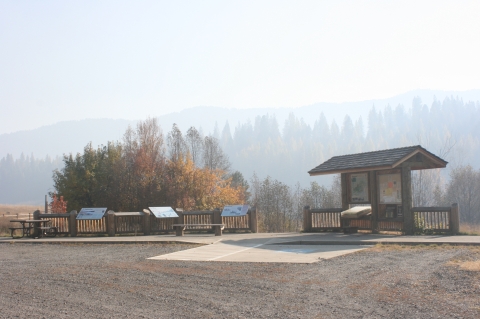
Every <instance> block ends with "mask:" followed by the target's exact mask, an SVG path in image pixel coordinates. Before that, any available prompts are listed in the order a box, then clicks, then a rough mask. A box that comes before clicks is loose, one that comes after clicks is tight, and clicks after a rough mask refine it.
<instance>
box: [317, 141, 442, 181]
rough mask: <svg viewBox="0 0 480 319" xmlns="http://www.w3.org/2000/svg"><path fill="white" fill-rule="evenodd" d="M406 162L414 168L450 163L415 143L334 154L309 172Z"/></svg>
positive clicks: (366, 168)
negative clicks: (376, 149)
mask: <svg viewBox="0 0 480 319" xmlns="http://www.w3.org/2000/svg"><path fill="white" fill-rule="evenodd" d="M404 162H409V163H411V164H412V170H418V169H429V168H444V167H446V166H447V163H448V162H446V161H445V160H443V159H441V158H440V157H438V156H436V155H435V154H432V153H430V152H429V151H427V150H426V149H424V148H423V147H421V146H420V145H415V146H408V147H400V148H392V149H388V150H382V151H374V152H367V153H358V154H349V155H341V156H334V157H332V158H331V159H329V160H328V161H326V162H324V163H322V164H320V165H319V166H317V167H315V168H314V169H312V170H310V171H309V172H308V173H309V174H310V176H315V175H326V174H337V173H350V172H352V173H353V172H365V171H375V170H384V169H393V168H396V167H398V166H399V165H401V164H402V163H404Z"/></svg>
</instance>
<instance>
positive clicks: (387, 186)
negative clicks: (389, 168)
mask: <svg viewBox="0 0 480 319" xmlns="http://www.w3.org/2000/svg"><path fill="white" fill-rule="evenodd" d="M378 184H379V185H378V187H379V190H380V204H401V203H402V184H401V180H400V173H398V174H386V175H378Z"/></svg>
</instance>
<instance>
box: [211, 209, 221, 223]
mask: <svg viewBox="0 0 480 319" xmlns="http://www.w3.org/2000/svg"><path fill="white" fill-rule="evenodd" d="M221 223H222V212H221V211H220V208H215V209H214V210H213V214H212V224H221Z"/></svg>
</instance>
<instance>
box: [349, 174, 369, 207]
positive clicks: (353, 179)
mask: <svg viewBox="0 0 480 319" xmlns="http://www.w3.org/2000/svg"><path fill="white" fill-rule="evenodd" d="M350 190H351V201H352V203H364V202H368V175H367V173H361V174H351V175H350Z"/></svg>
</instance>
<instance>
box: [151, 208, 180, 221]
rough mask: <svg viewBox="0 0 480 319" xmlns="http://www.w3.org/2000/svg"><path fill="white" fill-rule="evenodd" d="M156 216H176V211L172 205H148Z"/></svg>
mask: <svg viewBox="0 0 480 319" xmlns="http://www.w3.org/2000/svg"><path fill="white" fill-rule="evenodd" d="M148 208H149V209H150V211H151V212H152V213H153V215H155V217H157V218H172V217H178V215H177V212H175V211H174V210H173V208H172V207H148Z"/></svg>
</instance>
